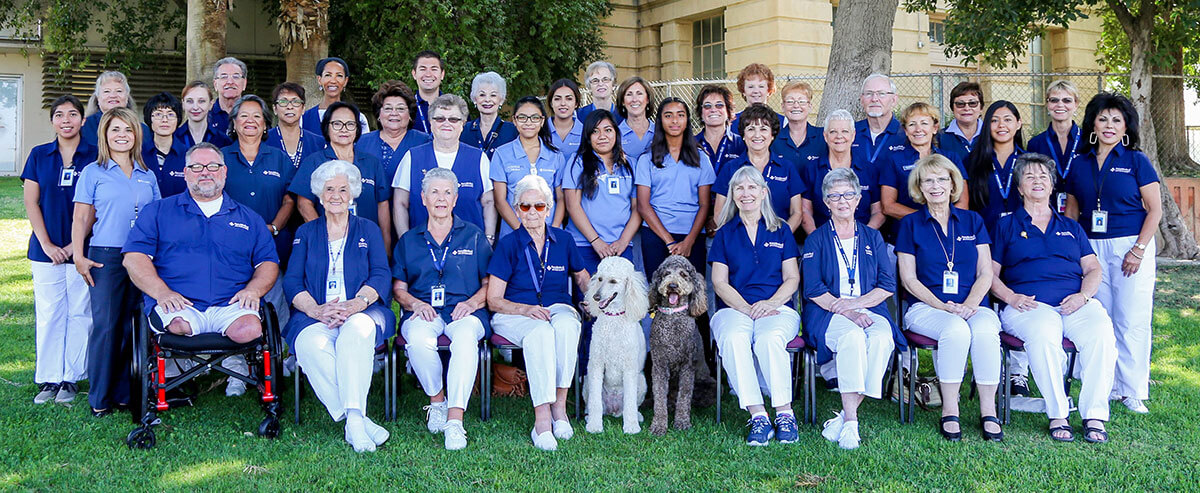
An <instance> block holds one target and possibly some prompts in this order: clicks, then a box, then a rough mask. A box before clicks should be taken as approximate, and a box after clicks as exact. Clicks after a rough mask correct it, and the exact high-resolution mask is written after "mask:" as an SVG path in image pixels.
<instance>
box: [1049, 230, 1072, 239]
mask: <svg viewBox="0 0 1200 493" xmlns="http://www.w3.org/2000/svg"><path fill="white" fill-rule="evenodd" d="M1054 234H1055V235H1058V236H1070V237H1071V238H1074V237H1075V235H1074V234H1073V233H1071V232H1070V231H1055V232H1054Z"/></svg>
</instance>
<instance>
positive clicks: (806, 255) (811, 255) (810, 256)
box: [804, 252, 813, 258]
mask: <svg viewBox="0 0 1200 493" xmlns="http://www.w3.org/2000/svg"><path fill="white" fill-rule="evenodd" d="M804 258H813V252H804Z"/></svg>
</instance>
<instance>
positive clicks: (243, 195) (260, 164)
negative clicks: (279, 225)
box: [221, 144, 296, 222]
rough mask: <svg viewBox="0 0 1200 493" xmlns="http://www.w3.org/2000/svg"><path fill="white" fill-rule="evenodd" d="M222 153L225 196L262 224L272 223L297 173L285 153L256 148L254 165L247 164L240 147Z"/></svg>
mask: <svg viewBox="0 0 1200 493" xmlns="http://www.w3.org/2000/svg"><path fill="white" fill-rule="evenodd" d="M221 153H222V154H224V155H225V168H226V169H227V170H228V175H227V177H226V179H225V193H227V194H229V196H230V197H233V200H236V201H238V202H240V203H241V204H242V205H245V206H246V207H249V208H251V209H253V210H254V212H257V213H258V215H259V216H262V220H263V221H265V222H271V221H274V220H275V215H277V214H279V209H280V208H281V207H282V206H283V198H284V197H286V196H287V193H288V185H290V184H291V182H292V176H293V175H295V174H296V170H295V169H294V168H292V163H291V161H290V160H289V159H288V157H287V154H286V153H284V152H283V151H281V150H279V149H276V148H274V147H271V146H268V145H261V144H260V145H259V146H258V156H255V157H254V164H253V165H251V164H250V163H249V162H248V161H246V156H245V155H244V154H242V148H241V145H240V144H233V145H231V146H228V147H226V148H224V149H221Z"/></svg>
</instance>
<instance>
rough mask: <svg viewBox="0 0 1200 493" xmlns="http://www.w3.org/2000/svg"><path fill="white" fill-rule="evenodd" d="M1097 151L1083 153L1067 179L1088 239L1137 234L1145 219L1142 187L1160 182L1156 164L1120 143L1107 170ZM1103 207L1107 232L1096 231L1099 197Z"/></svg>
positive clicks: (1107, 164)
mask: <svg viewBox="0 0 1200 493" xmlns="http://www.w3.org/2000/svg"><path fill="white" fill-rule="evenodd" d="M1096 159H1097V156H1096V152H1095V150H1092V151H1089V152H1088V153H1087V154H1081V155H1079V157H1078V158H1077V159H1076V163H1075V164H1076V166H1075V168H1074V169H1072V170H1071V175H1070V177H1069V178H1068V179H1067V187H1066V188H1067V193H1069V194H1071V195H1074V196H1075V200H1076V201H1077V202H1079V223H1080V224H1082V225H1084V229H1085V230H1087V231H1088V237H1089V238H1095V239H1104V238H1120V237H1122V236H1137V235H1138V233H1140V232H1141V231H1142V223H1143V222H1145V221H1146V208H1145V206H1144V205H1142V190H1141V187H1143V186H1146V185H1149V184H1151V183H1158V181H1159V179H1158V173H1156V172H1155V171H1154V165H1152V164H1150V159H1148V158H1147V157H1146V155H1145V154H1142V152H1141V151H1135V150H1130V149H1128V148H1126V147H1125V146H1123V145H1121V144H1119V143H1118V144H1117V145H1116V147H1113V149H1112V151H1110V152H1109V153H1108V158H1107V159H1105V160H1104V169H1103V170H1101V169H1100V167H1099V166H1098V165H1097V164H1096ZM1097 194H1099V196H1100V209H1101V210H1104V211H1107V212H1108V232H1106V233H1093V232H1091V229H1092V228H1091V226H1092V213H1093V212H1095V211H1096V196H1097Z"/></svg>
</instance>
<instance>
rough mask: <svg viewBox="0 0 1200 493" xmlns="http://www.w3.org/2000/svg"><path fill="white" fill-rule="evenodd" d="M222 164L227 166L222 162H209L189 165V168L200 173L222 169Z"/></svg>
mask: <svg viewBox="0 0 1200 493" xmlns="http://www.w3.org/2000/svg"><path fill="white" fill-rule="evenodd" d="M221 166H225V165H224V164H221V163H208V164H200V163H196V164H189V165H187V169H189V170H191V172H192V173H199V172H201V171H204V170H209V171H211V172H216V171H217V170H219V169H221Z"/></svg>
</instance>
